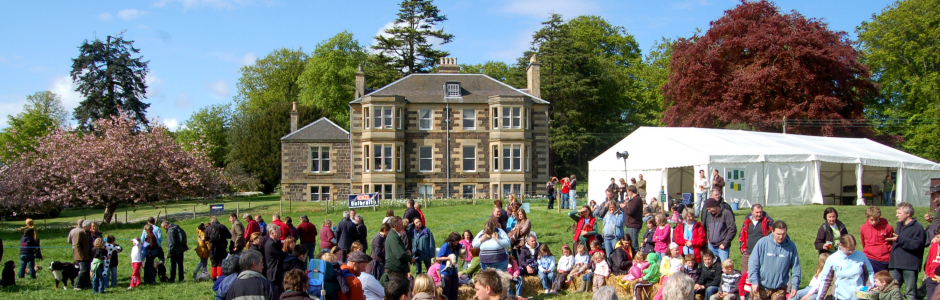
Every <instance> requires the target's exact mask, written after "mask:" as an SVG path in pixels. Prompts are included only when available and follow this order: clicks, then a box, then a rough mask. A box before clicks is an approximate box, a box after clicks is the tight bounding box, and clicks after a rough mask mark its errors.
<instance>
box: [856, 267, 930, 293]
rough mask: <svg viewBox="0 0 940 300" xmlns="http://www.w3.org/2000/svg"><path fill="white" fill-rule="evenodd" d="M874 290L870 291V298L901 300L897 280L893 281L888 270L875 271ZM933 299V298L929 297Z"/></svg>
mask: <svg viewBox="0 0 940 300" xmlns="http://www.w3.org/2000/svg"><path fill="white" fill-rule="evenodd" d="M874 281H875V289H874V290H875V291H876V292H877V293H872V297H871V300H901V299H902V298H901V289H900V288H898V282H897V281H894V278H892V277H891V273H890V272H888V270H881V271H878V273H875V280H874ZM929 299H934V298H929Z"/></svg>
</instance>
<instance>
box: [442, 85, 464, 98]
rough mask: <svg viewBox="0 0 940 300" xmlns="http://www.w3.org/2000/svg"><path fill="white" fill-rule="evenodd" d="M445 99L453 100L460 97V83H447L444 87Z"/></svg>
mask: <svg viewBox="0 0 940 300" xmlns="http://www.w3.org/2000/svg"><path fill="white" fill-rule="evenodd" d="M445 90H446V93H447V95H446V97H449V98H454V97H460V83H459V82H448V83H447V84H446V85H445Z"/></svg>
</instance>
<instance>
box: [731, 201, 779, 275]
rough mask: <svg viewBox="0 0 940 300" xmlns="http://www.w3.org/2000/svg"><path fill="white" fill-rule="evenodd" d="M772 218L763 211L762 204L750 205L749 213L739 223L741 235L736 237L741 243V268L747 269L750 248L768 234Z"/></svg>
mask: <svg viewBox="0 0 940 300" xmlns="http://www.w3.org/2000/svg"><path fill="white" fill-rule="evenodd" d="M771 224H773V220H772V219H771V218H770V217H769V216H767V213H766V212H764V206H762V205H760V204H756V203H755V204H754V205H751V213H750V214H749V215H748V216H747V217H746V218H745V219H744V223H743V224H741V235H740V237H739V238H738V240H739V242H740V245H741V270H747V261H748V259H750V258H751V250H753V249H754V245H755V244H757V241H759V240H760V239H761V238H762V237H765V236H767V235H768V234H770V232H771V229H770V225H771Z"/></svg>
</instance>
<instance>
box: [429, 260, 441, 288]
mask: <svg viewBox="0 0 940 300" xmlns="http://www.w3.org/2000/svg"><path fill="white" fill-rule="evenodd" d="M428 275H429V276H431V279H434V286H440V285H441V263H440V262H435V263H434V264H433V265H431V267H429V268H428Z"/></svg>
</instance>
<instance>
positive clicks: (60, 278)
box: [49, 261, 78, 290]
mask: <svg viewBox="0 0 940 300" xmlns="http://www.w3.org/2000/svg"><path fill="white" fill-rule="evenodd" d="M49 272H52V278H54V279H55V288H56V289H58V288H59V283H62V288H63V289H66V290H67V289H69V280H71V281H72V285H75V278H77V277H78V266H76V265H75V264H74V263H65V262H60V261H53V262H51V263H49Z"/></svg>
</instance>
